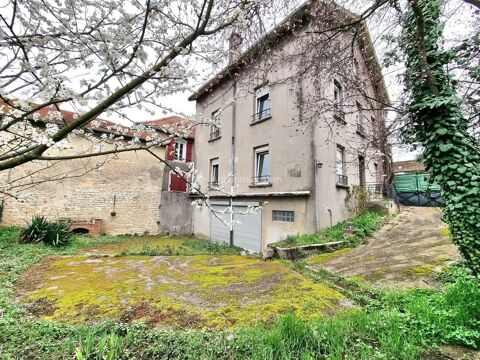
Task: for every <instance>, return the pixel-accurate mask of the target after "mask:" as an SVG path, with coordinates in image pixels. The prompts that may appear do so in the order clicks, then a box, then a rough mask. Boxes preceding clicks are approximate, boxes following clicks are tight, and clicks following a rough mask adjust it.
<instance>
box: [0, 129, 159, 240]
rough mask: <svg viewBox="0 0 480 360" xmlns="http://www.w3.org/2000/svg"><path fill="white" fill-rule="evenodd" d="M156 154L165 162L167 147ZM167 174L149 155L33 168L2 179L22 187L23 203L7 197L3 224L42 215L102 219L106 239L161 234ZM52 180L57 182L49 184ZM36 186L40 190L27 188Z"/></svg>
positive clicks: (78, 144) (76, 145)
mask: <svg viewBox="0 0 480 360" xmlns="http://www.w3.org/2000/svg"><path fill="white" fill-rule="evenodd" d="M70 142H71V146H72V149H77V150H78V149H82V148H84V147H86V146H89V145H88V144H86V140H85V139H83V138H81V137H76V138H74V139H73V140H70ZM103 150H106V149H103ZM155 152H156V153H157V155H159V156H161V157H163V158H164V152H165V150H164V148H158V149H155ZM163 173H164V164H163V163H162V162H160V161H159V160H158V159H156V158H155V157H153V156H152V155H151V154H149V153H147V152H145V151H138V152H126V153H120V154H117V155H113V156H109V157H95V158H89V159H82V160H79V159H77V160H68V161H62V162H49V163H48V164H47V163H45V162H43V163H28V164H25V165H22V166H20V167H17V168H15V169H13V170H10V171H4V172H2V173H1V174H0V181H7V182H9V183H10V184H14V185H15V186H18V187H17V188H15V189H13V191H14V193H15V195H16V196H18V200H17V199H14V198H12V197H3V199H4V202H5V204H4V210H3V216H2V222H1V224H2V225H24V224H25V223H26V222H27V221H29V220H30V219H31V218H32V216H34V215H43V216H45V217H47V218H49V219H52V220H57V219H71V220H74V221H75V220H90V219H101V220H102V223H103V224H102V227H103V229H102V232H103V233H106V234H112V235H117V234H125V233H130V234H133V233H138V234H143V233H150V234H155V233H158V232H160V226H159V225H160V224H161V219H160V205H161V202H162V180H163ZM52 178H53V179H57V180H55V181H47V180H51V179H52ZM32 182H33V183H35V184H36V185H35V186H28V185H27V184H29V183H32ZM22 184H23V185H22ZM0 197H1V196H0Z"/></svg>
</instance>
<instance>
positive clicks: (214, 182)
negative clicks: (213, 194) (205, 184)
mask: <svg viewBox="0 0 480 360" xmlns="http://www.w3.org/2000/svg"><path fill="white" fill-rule="evenodd" d="M218 170H219V165H218V158H217V159H212V160H210V183H209V185H210V187H215V186H218Z"/></svg>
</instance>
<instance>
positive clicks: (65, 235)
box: [20, 216, 72, 246]
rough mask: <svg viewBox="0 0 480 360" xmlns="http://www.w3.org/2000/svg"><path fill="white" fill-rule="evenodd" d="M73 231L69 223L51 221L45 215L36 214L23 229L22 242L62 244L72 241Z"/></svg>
mask: <svg viewBox="0 0 480 360" xmlns="http://www.w3.org/2000/svg"><path fill="white" fill-rule="evenodd" d="M71 238H72V233H71V232H70V228H69V226H68V224H67V223H64V222H53V221H52V222H51V221H48V220H47V219H45V218H44V217H43V216H35V217H33V218H32V221H31V223H30V224H29V225H28V226H27V227H26V228H25V229H23V230H22V232H21V234H20V242H21V243H24V244H27V243H40V242H43V243H45V244H47V245H52V246H62V245H66V244H68V243H69V242H70V240H71Z"/></svg>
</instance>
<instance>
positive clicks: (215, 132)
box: [209, 128, 221, 140]
mask: <svg viewBox="0 0 480 360" xmlns="http://www.w3.org/2000/svg"><path fill="white" fill-rule="evenodd" d="M220 135H221V132H220V129H219V128H215V130H213V131H212V132H210V138H209V140H215V139H218V138H219V137H220Z"/></svg>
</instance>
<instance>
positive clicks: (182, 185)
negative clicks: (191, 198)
mask: <svg viewBox="0 0 480 360" xmlns="http://www.w3.org/2000/svg"><path fill="white" fill-rule="evenodd" d="M170 191H179V192H186V191H187V182H186V181H185V180H184V179H183V178H182V177H181V176H179V175H177V174H176V173H174V172H173V171H172V172H170Z"/></svg>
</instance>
